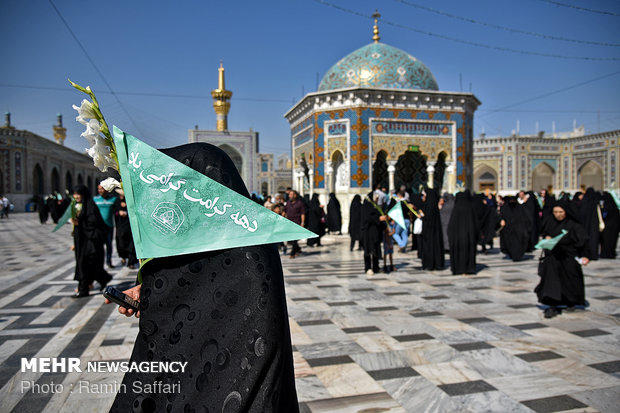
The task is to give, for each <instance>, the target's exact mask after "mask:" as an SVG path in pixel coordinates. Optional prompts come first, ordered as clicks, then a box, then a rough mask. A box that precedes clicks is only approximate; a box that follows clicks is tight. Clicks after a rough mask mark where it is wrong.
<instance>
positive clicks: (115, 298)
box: [103, 286, 140, 312]
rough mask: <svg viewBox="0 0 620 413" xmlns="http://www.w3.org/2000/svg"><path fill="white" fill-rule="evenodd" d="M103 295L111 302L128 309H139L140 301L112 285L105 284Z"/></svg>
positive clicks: (136, 310)
mask: <svg viewBox="0 0 620 413" xmlns="http://www.w3.org/2000/svg"><path fill="white" fill-rule="evenodd" d="M103 296H104V297H105V298H107V299H108V300H110V301H112V302H113V303H116V304H118V305H120V306H121V307H125V308H126V309H128V310H133V311H134V312H138V311H139V308H138V307H139V306H140V303H139V302H138V301H136V300H134V299H133V298H131V297H130V296H128V295H127V294H125V293H123V292H121V291H119V290H117V289H116V288H114V287H112V286H107V287H106V288H105V290H103Z"/></svg>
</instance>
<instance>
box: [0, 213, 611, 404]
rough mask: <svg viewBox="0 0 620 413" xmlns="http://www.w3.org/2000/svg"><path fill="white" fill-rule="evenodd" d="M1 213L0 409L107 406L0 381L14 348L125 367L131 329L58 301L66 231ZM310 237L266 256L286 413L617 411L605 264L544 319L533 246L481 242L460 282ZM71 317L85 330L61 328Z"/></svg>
mask: <svg viewBox="0 0 620 413" xmlns="http://www.w3.org/2000/svg"><path fill="white" fill-rule="evenodd" d="M11 218H12V220H11V222H6V220H3V222H1V223H0V230H1V231H5V232H3V235H4V233H7V234H9V235H10V237H8V238H10V239H11V242H8V241H7V240H8V238H5V237H3V238H2V239H0V250H1V251H3V253H5V254H4V257H10V260H8V264H7V267H8V268H5V269H3V270H1V272H0V386H3V387H1V388H0V411H3V412H4V411H7V412H9V411H29V412H42V411H51V412H56V411H58V412H59V411H107V410H108V409H109V407H110V406H111V403H112V400H113V399H114V396H115V394H99V395H90V397H88V396H86V395H78V394H71V395H69V394H56V395H51V396H50V395H33V394H29V393H26V394H18V393H15V392H11V391H10V387H8V386H10V384H11V383H14V382H15V380H19V379H21V378H23V377H24V375H23V374H21V373H20V372H19V369H20V358H21V357H33V356H34V355H35V354H40V352H41V351H44V352H45V355H47V356H49V357H59V356H63V355H66V356H74V357H77V356H80V355H82V357H88V358H89V360H103V361H105V360H126V359H127V358H128V357H129V354H130V353H131V348H132V346H133V343H134V342H135V340H136V335H137V331H138V323H137V320H136V319H130V318H125V317H120V316H118V315H117V314H116V313H115V312H113V311H109V312H108V308H107V307H105V306H103V305H102V300H100V297H97V296H93V297H92V298H90V299H86V300H77V301H75V300H71V299H69V298H68V297H67V296H68V295H69V294H70V293H71V290H72V289H73V287H74V285H73V284H74V282H73V279H72V278H73V268H74V267H73V266H74V263H73V254H72V252H71V251H70V250H69V246H70V245H71V236H70V228H69V226H65V227H63V228H61V230H60V231H58V232H56V233H53V234H52V233H51V232H50V231H51V229H52V225H51V224H47V225H43V226H42V225H40V224H39V223H38V220H37V217H36V216H35V215H34V214H32V215H30V214H14V215H13V216H12V217H11ZM41 238H43V239H41ZM34 240H37V242H33V241H34ZM323 243H324V244H325V246H324V247H322V248H316V249H312V253H311V254H310V253H307V252H306V253H304V254H302V255H301V256H300V257H298V259H295V260H283V261H282V263H283V269H284V274H285V284H286V291H287V296H288V300H287V304H288V310H289V316H290V326H291V336H292V341H293V345H294V353H293V357H294V363H295V369H296V385H297V391H298V396H299V401H300V403H301V404H300V409H301V411H302V412H358V411H368V412H370V411H382V412H415V413H417V412H438V413H439V412H483V411H493V412H500V411H501V412H524V413H525V412H529V413H531V412H532V411H534V412H552V411H553V412H555V411H579V412H596V411H599V412H604V413H606V412H617V411H618V410H617V405H618V404H617V400H619V399H618V397H620V347H619V346H618V345H617V343H618V342H620V328H618V317H619V316H620V312H619V311H618V300H619V299H620V278H619V277H618V276H616V275H615V273H614V271H613V270H614V269H615V265H613V264H614V262H613V261H609V260H599V261H593V262H591V263H590V264H589V265H588V267H587V276H586V277H585V280H586V298H587V299H588V300H589V301H590V303H591V306H590V307H589V308H588V309H587V311H575V312H572V313H569V312H564V313H563V314H562V315H560V316H559V317H557V318H554V319H551V320H547V319H544V318H543V316H542V313H541V311H540V310H539V309H538V308H536V296H535V294H534V293H533V292H532V291H533V289H534V287H535V285H536V283H537V282H538V276H537V275H536V266H537V263H538V260H537V259H536V258H537V257H538V255H537V254H538V253H537V252H536V253H534V254H530V255H529V256H528V258H527V259H526V260H524V261H521V262H519V263H513V262H512V261H510V260H506V259H504V257H503V255H502V254H499V253H497V249H495V250H493V251H492V253H490V254H486V255H479V256H478V257H477V260H478V269H479V272H478V274H477V275H473V276H472V275H469V276H452V275H451V274H450V272H449V270H447V269H446V270H443V271H436V272H428V271H422V270H420V262H419V260H418V259H417V258H416V253H415V252H408V253H406V254H397V255H396V256H395V265H396V266H397V268H398V271H397V272H393V273H390V274H384V273H381V274H375V275H374V276H373V277H371V278H367V277H366V275H365V274H364V271H363V255H362V253H361V252H360V251H353V252H350V251H349V250H348V238H347V237H346V236H342V237H330V236H326V237H324V242H323ZM302 245H303V243H302ZM304 250H305V251H307V250H308V249H307V248H305V249H304ZM35 256H36V257H35ZM319 257H320V259H317V258H319ZM33 258H34V260H33ZM114 259H115V260H116V261H118V258H117V257H115V258H114ZM113 273H114V274H115V281H114V282H115V283H118V284H123V285H131V283H132V282H133V281H134V280H135V271H133V272H131V271H127V270H126V269H123V270H121V269H120V268H116V269H115V270H113ZM34 280H36V283H35V288H34V289H33V288H32V285H33V281H34ZM28 304H30V305H28ZM77 313H79V314H80V315H81V316H85V317H87V319H88V323H86V322H83V323H76V321H75V320H77V319H76V318H75V317H74V316H75V314H77ZM93 374H94V373H81V374H76V373H69V374H64V375H62V376H61V375H58V376H57V375H54V374H51V373H50V374H43V375H40V376H38V377H35V378H34V380H35V381H37V382H39V383H46V382H50V381H56V380H61V381H62V382H63V383H64V384H66V385H67V386H68V385H70V384H71V383H77V382H78V380H97V381H101V382H106V383H112V382H118V381H119V380H121V378H122V374H118V373H117V374H116V375H114V374H106V375H103V376H97V377H95V376H94V375H93ZM87 406H88V407H87ZM24 409H26V410H24Z"/></svg>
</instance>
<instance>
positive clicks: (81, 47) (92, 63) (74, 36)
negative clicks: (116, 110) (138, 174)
mask: <svg viewBox="0 0 620 413" xmlns="http://www.w3.org/2000/svg"><path fill="white" fill-rule="evenodd" d="M48 1H49V3H50V4H51V5H52V7H53V9H54V11H55V12H56V14H57V15H58V17H59V18H60V20H61V21H62V22H63V24H64V25H65V27H66V28H67V30H68V31H69V33H70V34H71V36H72V37H73V39H74V40H75V42H76V43H77V45H78V46H79V47H80V49H82V52H83V53H84V55H85V56H86V58H87V59H88V61H89V62H90V64H91V65H92V66H93V68H94V69H95V71H96V72H97V74H99V76H100V77H101V79H102V80H103V83H105V85H106V86H107V88H108V90H109V91H110V93H111V94H112V95H113V96H114V98H115V99H116V101H117V102H118V104H119V105H120V107H121V108H122V109H123V111H124V112H125V115H127V117H128V118H129V120H130V121H131V123H132V124H133V126H134V127H135V128H136V130H137V131H138V132H140V134H142V132H141V131H140V127H139V126H138V124H137V123H136V122H135V121H134V120H133V118H132V117H131V114H130V113H129V111H128V110H127V108H126V107H125V106H124V105H123V102H121V100H120V98H119V97H118V96H117V95H116V93H114V89H112V86H111V85H110V83H109V82H108V80H107V79H106V77H105V76H104V75H103V73H102V72H101V70H99V67H98V66H97V64H96V63H95V61H94V60H93V59H92V57H91V56H90V54H89V53H88V51H87V50H86V48H85V47H84V45H82V42H80V39H78V37H77V36H76V35H75V33H74V32H73V29H71V26H69V23H68V22H67V20H65V18H64V17H63V15H62V13H60V10H58V8H57V7H56V5H55V4H54V1H53V0H48Z"/></svg>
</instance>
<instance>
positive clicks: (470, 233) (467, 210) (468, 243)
mask: <svg viewBox="0 0 620 413" xmlns="http://www.w3.org/2000/svg"><path fill="white" fill-rule="evenodd" d="M478 231H479V225H478V216H477V214H476V211H475V209H474V204H473V200H472V196H471V193H470V192H469V191H465V192H459V193H458V194H456V201H455V202H454V209H453V211H452V215H451V216H450V222H449V223H448V238H449V239H450V269H451V270H452V274H455V275H456V274H475V273H476V245H477V240H478V237H479V236H478Z"/></svg>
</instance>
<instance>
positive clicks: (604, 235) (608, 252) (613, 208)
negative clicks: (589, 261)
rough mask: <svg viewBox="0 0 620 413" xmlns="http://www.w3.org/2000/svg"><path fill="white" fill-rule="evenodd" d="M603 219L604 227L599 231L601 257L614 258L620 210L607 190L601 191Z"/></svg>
mask: <svg viewBox="0 0 620 413" xmlns="http://www.w3.org/2000/svg"><path fill="white" fill-rule="evenodd" d="M602 209H603V211H602V216H603V221H604V222H605V229H604V230H603V232H601V258H616V245H617V244H618V231H620V212H619V211H618V205H616V202H615V201H614V198H613V197H612V196H611V194H610V193H609V192H603V208H602Z"/></svg>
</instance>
